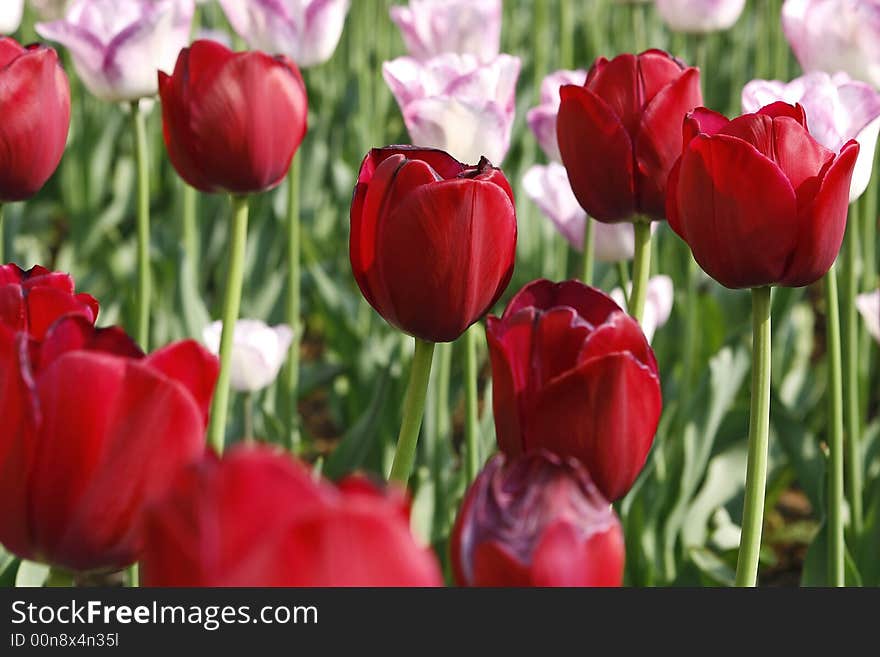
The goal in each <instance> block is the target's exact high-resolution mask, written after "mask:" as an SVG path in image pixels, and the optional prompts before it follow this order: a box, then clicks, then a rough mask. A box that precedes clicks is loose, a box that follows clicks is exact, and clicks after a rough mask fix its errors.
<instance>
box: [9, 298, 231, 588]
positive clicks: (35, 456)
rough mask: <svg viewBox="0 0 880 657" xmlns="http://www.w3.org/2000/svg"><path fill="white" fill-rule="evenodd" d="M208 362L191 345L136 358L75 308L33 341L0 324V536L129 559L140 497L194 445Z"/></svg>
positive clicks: (208, 384)
mask: <svg viewBox="0 0 880 657" xmlns="http://www.w3.org/2000/svg"><path fill="white" fill-rule="evenodd" d="M218 369H219V366H218V363H217V359H216V358H215V357H214V356H212V355H211V354H209V353H208V352H207V351H206V350H204V349H203V348H202V347H200V346H199V345H197V344H196V343H195V342H191V341H188V342H181V343H176V344H173V345H171V346H169V347H166V348H165V349H162V350H160V351H157V352H155V353H153V354H150V355H149V356H144V355H143V353H141V352H140V350H139V349H138V348H137V346H136V345H135V344H134V342H133V341H132V340H131V339H130V338H128V336H126V335H125V334H124V333H123V332H122V331H121V330H120V329H116V328H111V329H95V328H94V327H92V326H91V324H90V322H89V321H88V320H87V319H85V318H84V317H82V316H75V315H73V316H66V317H62V318H61V319H59V320H58V321H57V322H55V323H54V324H53V325H52V326H51V328H49V330H48V331H47V333H46V335H45V337H44V339H43V341H42V342H37V341H35V340H33V339H31V338H30V337H29V336H28V335H27V334H26V333H22V332H19V333H15V332H13V331H11V330H9V329H8V328H6V327H5V326H2V325H0V417H2V418H3V429H2V431H0V543H3V545H4V546H5V547H6V548H7V549H8V550H10V551H11V552H13V553H15V554H17V555H19V556H21V557H23V558H26V559H31V560H35V561H42V562H46V563H50V564H52V565H55V566H60V567H62V568H65V569H69V570H73V571H92V570H99V569H100V570H115V569H119V568H122V567H124V566H126V565H128V564H130V563H132V562H133V561H135V559H136V558H137V555H138V553H139V549H140V540H141V535H140V522H141V513H142V511H143V507H144V505H145V504H147V503H149V502H151V501H152V500H154V499H156V498H157V497H158V496H159V495H161V494H162V493H164V491H165V490H166V489H167V488H168V487H169V485H170V481H171V480H172V478H173V476H174V475H175V474H176V473H177V470H178V469H179V468H181V467H183V466H184V465H186V464H189V463H192V462H193V461H195V460H197V459H199V458H200V457H201V455H202V454H203V452H204V445H205V427H206V424H207V409H208V407H209V404H210V398H211V394H212V392H213V386H214V381H215V380H216V378H217V373H218ZM181 371H185V372H186V373H187V374H186V377H179V376H178V373H179V372H181Z"/></svg>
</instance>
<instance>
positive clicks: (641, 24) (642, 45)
mask: <svg viewBox="0 0 880 657" xmlns="http://www.w3.org/2000/svg"><path fill="white" fill-rule="evenodd" d="M630 10H631V11H632V30H633V40H634V41H635V51H636V52H642V51H643V50H646V49H647V47H648V45H647V41H648V37H647V29H646V27H645V23H646V22H647V18H646V16H645V5H644V4H642V3H641V2H635V3H633V4H632V5H631V6H630Z"/></svg>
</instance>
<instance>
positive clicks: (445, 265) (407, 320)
mask: <svg viewBox="0 0 880 657" xmlns="http://www.w3.org/2000/svg"><path fill="white" fill-rule="evenodd" d="M515 250H516V212H515V210H514V202H513V192H512V191H511V189H510V185H509V184H508V182H507V179H506V178H505V177H504V174H503V173H501V171H500V170H499V169H496V168H494V167H492V165H491V164H490V163H489V162H488V161H487V160H486V159H485V158H484V159H483V160H481V161H480V163H479V164H478V165H477V166H475V167H470V166H467V165H464V164H462V163H461V162H458V161H457V160H455V159H454V158H452V157H451V156H450V155H448V154H447V153H444V152H443V151H439V150H433V149H422V148H412V147H406V146H390V147H388V148H378V149H373V150H372V151H370V153H369V154H368V155H367V156H366V158H364V161H363V163H362V164H361V170H360V175H359V176H358V182H357V186H356V187H355V190H354V198H353V200H352V204H351V244H350V256H351V267H352V269H353V270H354V276H355V278H356V279H357V283H358V286H360V288H361V292H362V293H363V295H364V297H366V299H367V301H369V302H370V305H371V306H373V308H375V309H376V311H377V312H378V313H379V314H380V315H382V317H384V318H385V320H386V321H387V322H388V323H389V324H392V325H393V326H396V327H397V328H399V329H400V330H402V331H404V332H406V333H409V334H410V335H413V336H415V337H417V338H421V339H422V340H427V341H430V342H451V341H452V340H455V339H456V338H457V337H458V336H460V335H461V334H462V333H464V331H465V329H467V327H468V326H470V325H471V324H473V323H474V322H476V321H477V320H479V319H480V317H482V316H483V315H484V314H485V313H486V312H487V311H488V310H489V309H490V308H491V307H492V305H494V303H495V302H496V301H497V300H498V298H499V297H500V296H501V294H502V292H504V289H505V288H506V287H507V284H508V283H509V282H510V277H511V276H512V275H513V262H514V252H515Z"/></svg>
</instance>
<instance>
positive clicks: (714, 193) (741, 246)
mask: <svg viewBox="0 0 880 657" xmlns="http://www.w3.org/2000/svg"><path fill="white" fill-rule="evenodd" d="M806 125H807V124H806V117H805V116H804V111H803V109H802V108H801V106H800V105H795V106H791V105H787V104H786V103H773V104H772V105H768V106H767V107H764V108H763V109H761V110H760V111H758V112H757V113H756V114H745V115H744V116H741V117H739V118H736V119H734V120H732V121H728V120H727V119H726V118H725V117H723V116H721V115H720V114H717V113H715V112H712V111H710V110H707V109H705V108H699V109H697V110H695V111H694V112H692V113H691V114H689V115H688V116H687V118H686V120H685V122H684V152H683V153H682V156H681V159H680V160H679V161H678V163H677V164H676V166H675V168H674V169H673V172H672V174H671V175H670V177H669V198H668V202H667V208H668V216H669V225H670V226H672V229H673V230H674V231H675V232H676V233H678V234H679V235H680V236H681V238H682V239H683V240H684V241H685V242H687V243H688V245H689V246H690V247H691V250H692V251H693V253H694V258H695V259H696V261H697V262H698V263H699V264H700V266H701V267H702V268H703V269H704V270H705V271H706V273H708V274H709V275H710V276H711V277H712V278H714V279H715V280H717V281H718V282H719V283H721V284H722V285H724V286H726V287H730V288H745V287H763V286H765V285H784V286H786V287H800V286H803V285H809V284H810V283H812V282H814V281H816V280H818V279H819V278H821V277H822V276H824V275H825V273H826V272H827V271H828V270H829V269H830V268H831V265H832V264H833V263H834V259H835V258H836V257H837V252H838V251H839V250H840V244H841V242H842V241H843V233H844V230H845V228H846V213H847V206H848V204H849V189H850V180H851V179H852V174H853V170H854V168H855V164H856V158H857V157H858V153H859V145H858V143H857V142H856V141H854V140H853V141H850V142H848V143H847V144H846V145H844V147H843V148H842V149H841V151H840V154H839V155H837V154H835V153H834V152H833V151H830V150H828V149H827V148H825V147H823V146H821V145H820V144H819V143H818V142H817V141H816V140H815V139H813V137H812V136H811V135H810V133H809V132H807V127H806Z"/></svg>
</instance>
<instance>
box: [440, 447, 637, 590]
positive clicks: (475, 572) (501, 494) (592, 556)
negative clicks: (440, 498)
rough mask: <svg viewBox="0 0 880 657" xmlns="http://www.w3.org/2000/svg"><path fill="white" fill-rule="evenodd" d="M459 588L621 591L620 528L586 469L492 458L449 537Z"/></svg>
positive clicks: (549, 459) (542, 456) (540, 454)
mask: <svg viewBox="0 0 880 657" xmlns="http://www.w3.org/2000/svg"><path fill="white" fill-rule="evenodd" d="M451 552H452V567H453V572H454V574H455V579H456V581H457V582H458V584H460V585H464V586H620V585H621V584H622V583H623V562H624V542H623V532H622V530H621V528H620V522H619V521H618V520H617V516H616V515H615V514H614V510H613V509H612V508H611V505H610V504H609V503H608V501H607V500H606V499H604V498H603V497H602V495H601V494H600V493H599V491H598V490H597V489H596V487H595V486H594V485H593V482H592V481H590V476H589V474H588V473H587V471H586V470H585V469H584V467H583V466H582V465H581V464H580V463H578V462H577V461H575V460H573V459H562V458H560V457H558V456H556V455H554V454H551V453H550V452H546V451H536V452H532V453H530V454H527V455H525V456H521V457H518V458H507V457H505V456H503V455H501V454H499V455H497V456H495V457H494V458H493V459H492V460H491V461H489V463H487V464H486V467H485V468H484V469H483V471H482V472H481V473H480V474H479V476H477V478H476V480H475V481H474V483H473V484H471V487H470V489H469V490H468V492H467V495H466V496H465V499H464V503H463V504H462V507H461V510H460V511H459V513H458V518H457V519H456V521H455V527H454V529H453V533H452V544H451Z"/></svg>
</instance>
